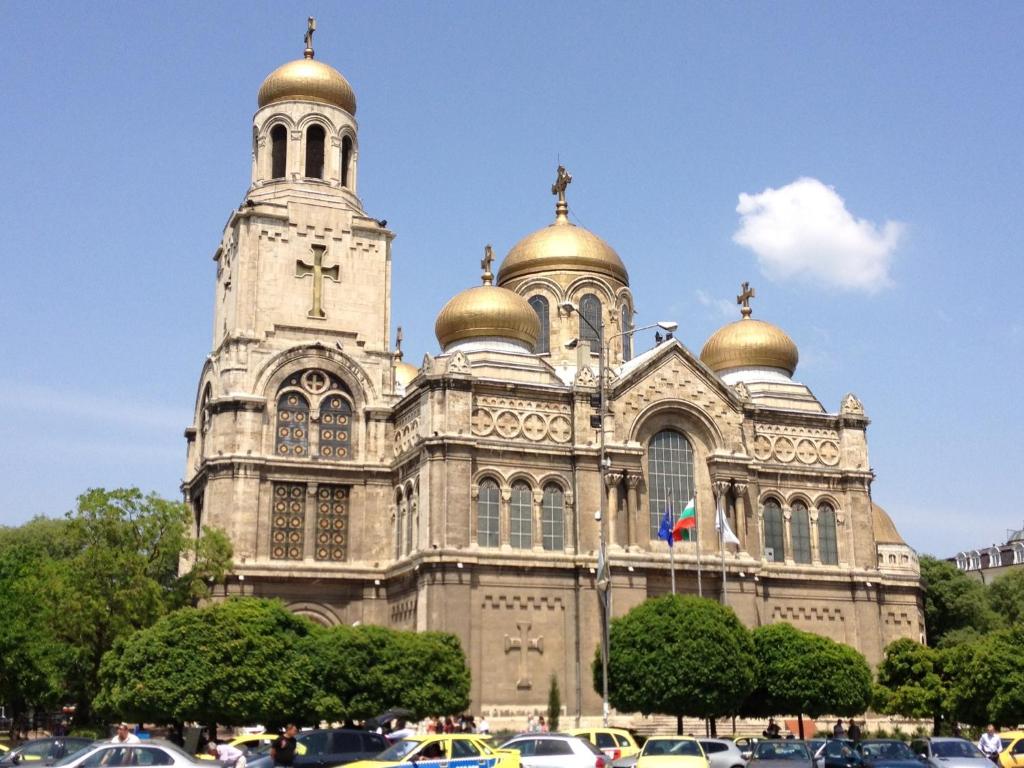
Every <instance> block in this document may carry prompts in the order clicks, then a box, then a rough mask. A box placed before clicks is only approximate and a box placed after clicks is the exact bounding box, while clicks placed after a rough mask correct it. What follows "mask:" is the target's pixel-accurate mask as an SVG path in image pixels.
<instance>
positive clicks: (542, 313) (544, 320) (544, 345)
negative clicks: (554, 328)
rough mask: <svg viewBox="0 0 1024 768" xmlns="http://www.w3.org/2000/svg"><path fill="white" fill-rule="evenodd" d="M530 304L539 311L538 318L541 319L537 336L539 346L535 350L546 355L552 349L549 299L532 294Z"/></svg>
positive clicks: (534, 309)
mask: <svg viewBox="0 0 1024 768" xmlns="http://www.w3.org/2000/svg"><path fill="white" fill-rule="evenodd" d="M530 306H531V307H533V311H534V312H536V313H537V319H538V320H540V336H538V337H537V347H536V348H535V349H534V351H535V352H536V353H537V354H538V355H546V354H548V352H550V351H551V327H550V321H549V315H550V312H549V307H548V300H547V299H545V298H544V297H543V296H531V297H530Z"/></svg>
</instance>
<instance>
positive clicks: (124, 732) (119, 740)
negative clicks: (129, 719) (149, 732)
mask: <svg viewBox="0 0 1024 768" xmlns="http://www.w3.org/2000/svg"><path fill="white" fill-rule="evenodd" d="M110 741H111V742H112V743H114V744H138V743H139V737H138V736H136V735H135V734H134V733H132V730H131V727H130V726H129V725H128V723H121V724H120V725H118V726H117V733H116V734H114V738H112V739H111V740H110Z"/></svg>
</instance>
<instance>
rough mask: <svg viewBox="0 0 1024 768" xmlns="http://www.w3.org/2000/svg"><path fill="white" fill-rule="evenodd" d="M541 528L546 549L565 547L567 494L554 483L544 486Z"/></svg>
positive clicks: (552, 549)
mask: <svg viewBox="0 0 1024 768" xmlns="http://www.w3.org/2000/svg"><path fill="white" fill-rule="evenodd" d="M541 528H542V531H541V533H543V538H544V549H546V550H548V551H558V550H562V549H565V494H564V493H562V489H561V488H560V487H559V486H557V485H555V484H554V483H549V484H548V485H545V486H544V504H543V507H542V509H541Z"/></svg>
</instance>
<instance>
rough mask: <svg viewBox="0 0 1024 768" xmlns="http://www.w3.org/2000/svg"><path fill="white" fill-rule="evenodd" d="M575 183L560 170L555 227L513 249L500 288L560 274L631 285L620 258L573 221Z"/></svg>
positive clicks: (503, 267) (503, 266)
mask: <svg viewBox="0 0 1024 768" xmlns="http://www.w3.org/2000/svg"><path fill="white" fill-rule="evenodd" d="M571 181H572V177H571V176H570V175H569V174H568V173H566V171H565V168H563V167H561V166H559V169H558V181H556V182H555V184H554V185H553V186H552V188H551V192H552V193H553V194H557V195H558V203H557V205H556V206H555V221H554V223H553V224H550V225H549V226H546V227H544V228H543V229H538V230H537V231H536V232H533V233H531V234H529V235H527V236H526V237H524V238H523V239H522V240H520V241H519V242H518V243H516V244H515V245H514V246H513V247H512V250H511V251H509V252H508V255H507V256H506V257H505V260H504V261H503V262H502V263H501V269H499V270H498V285H504V284H505V283H507V282H508V281H509V280H511V279H513V278H516V277H522V276H524V275H535V274H537V273H538V272H551V271H556V270H571V271H574V272H591V273H597V274H599V275H604V276H606V277H612V278H615V279H616V280H620V281H621V282H623V283H625V284H626V285H629V274H628V273H627V272H626V265H625V264H623V263H622V259H620V258H619V254H617V253H616V252H615V250H614V249H613V248H612V247H611V246H610V245H608V243H606V242H605V241H604V240H602V239H601V238H600V237H598V236H597V235H595V234H594V233H593V232H591V231H589V230H586V229H584V228H583V227H577V226H576V225H575V224H572V223H571V222H570V221H569V206H568V204H567V203H566V201H565V187H566V185H567V184H568V183H569V182H571Z"/></svg>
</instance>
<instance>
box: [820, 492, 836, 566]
mask: <svg viewBox="0 0 1024 768" xmlns="http://www.w3.org/2000/svg"><path fill="white" fill-rule="evenodd" d="M818 557H819V558H821V562H822V564H823V565H838V564H839V546H838V544H837V540H836V511H835V510H834V509H832V505H831V504H819V505H818Z"/></svg>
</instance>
